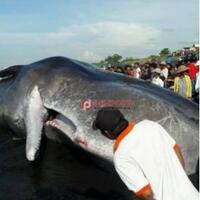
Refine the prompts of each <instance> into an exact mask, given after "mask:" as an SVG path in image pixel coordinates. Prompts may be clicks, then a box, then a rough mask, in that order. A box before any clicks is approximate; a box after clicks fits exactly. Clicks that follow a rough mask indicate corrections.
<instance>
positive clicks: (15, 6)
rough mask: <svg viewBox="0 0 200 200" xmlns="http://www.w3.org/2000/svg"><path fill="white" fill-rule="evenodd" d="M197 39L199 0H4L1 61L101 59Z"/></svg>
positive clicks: (150, 51) (0, 3)
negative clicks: (59, 58) (64, 58)
mask: <svg viewBox="0 0 200 200" xmlns="http://www.w3.org/2000/svg"><path fill="white" fill-rule="evenodd" d="M196 42H198V0H33V1H31V0H0V67H7V66H9V65H14V64H27V63H30V62H34V61H37V60H39V59H42V58H45V57H50V56H56V55H61V56H66V57H71V58H75V59H79V60H82V61H88V62H96V61H99V60H100V59H103V58H105V56H108V55H112V54H114V53H118V54H120V55H122V56H124V57H129V56H133V57H142V56H146V55H150V54H158V53H159V51H160V50H161V49H162V48H164V47H168V48H170V49H173V50H174V49H179V48H182V47H184V46H188V45H191V44H193V43H196Z"/></svg>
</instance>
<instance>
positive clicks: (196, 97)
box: [194, 61, 200, 103]
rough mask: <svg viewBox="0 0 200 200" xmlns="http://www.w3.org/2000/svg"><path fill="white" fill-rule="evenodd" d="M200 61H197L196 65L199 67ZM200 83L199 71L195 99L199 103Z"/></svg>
mask: <svg viewBox="0 0 200 200" xmlns="http://www.w3.org/2000/svg"><path fill="white" fill-rule="evenodd" d="M199 64H200V62H199V61H197V63H196V66H197V67H199ZM199 84H200V74H199V72H197V74H196V81H195V95H194V100H195V101H196V102H197V103H199Z"/></svg>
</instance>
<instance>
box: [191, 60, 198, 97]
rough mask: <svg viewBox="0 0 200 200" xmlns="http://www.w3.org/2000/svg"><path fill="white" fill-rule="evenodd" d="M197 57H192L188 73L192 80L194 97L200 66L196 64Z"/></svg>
mask: <svg viewBox="0 0 200 200" xmlns="http://www.w3.org/2000/svg"><path fill="white" fill-rule="evenodd" d="M196 62H197V59H195V58H192V59H191V60H190V63H189V64H188V68H189V69H188V75H189V77H190V79H191V81H192V97H193V98H194V95H195V83H196V74H197V73H198V71H199V68H198V67H197V66H196Z"/></svg>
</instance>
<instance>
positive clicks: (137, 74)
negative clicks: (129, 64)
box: [133, 62, 141, 79]
mask: <svg viewBox="0 0 200 200" xmlns="http://www.w3.org/2000/svg"><path fill="white" fill-rule="evenodd" d="M133 74H134V78H137V79H138V78H140V76H141V69H140V63H139V62H136V63H134V70H133Z"/></svg>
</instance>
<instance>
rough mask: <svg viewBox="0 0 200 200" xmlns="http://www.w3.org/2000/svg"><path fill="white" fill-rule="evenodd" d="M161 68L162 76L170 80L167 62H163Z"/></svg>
mask: <svg viewBox="0 0 200 200" xmlns="http://www.w3.org/2000/svg"><path fill="white" fill-rule="evenodd" d="M160 68H161V72H160V76H163V77H164V78H165V80H166V79H167V78H168V68H167V64H166V62H165V61H162V62H161V63H160Z"/></svg>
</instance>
